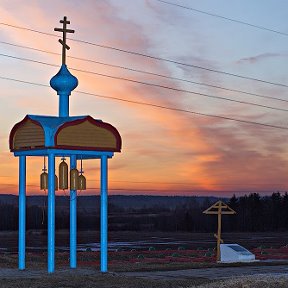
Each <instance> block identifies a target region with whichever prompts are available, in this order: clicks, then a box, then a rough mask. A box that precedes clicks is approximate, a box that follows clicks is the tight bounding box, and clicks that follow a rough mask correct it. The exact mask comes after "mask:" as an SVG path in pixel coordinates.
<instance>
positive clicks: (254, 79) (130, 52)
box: [0, 22, 288, 88]
mask: <svg viewBox="0 0 288 288" xmlns="http://www.w3.org/2000/svg"><path fill="white" fill-rule="evenodd" d="M0 25H5V26H8V27H12V28H16V29H22V30H27V31H30V32H35V33H39V34H43V35H48V36H53V37H58V36H57V35H54V34H51V33H47V32H42V31H38V30H35V29H30V28H26V27H21V26H16V25H11V24H7V23H3V22H2V23H0ZM67 39H69V40H70V41H74V42H78V43H83V44H87V45H92V46H95V47H100V48H104V49H110V50H114V51H118V52H122V53H127V54H131V55H136V56H142V57H146V58H150V59H153V60H158V61H164V62H167V63H173V64H177V65H181V66H186V67H191V68H196V69H201V70H205V71H209V72H214V73H219V74H223V75H227V76H233V77H237V78H240V79H246V80H251V81H256V82H260V83H265V84H269V85H273V86H280V87H285V88H288V85H286V84H283V83H275V82H271V81H267V80H262V79H258V78H253V77H248V76H244V75H239V74H235V73H230V72H225V71H221V70H216V69H212V68H207V67H202V66H199V65H193V64H188V63H184V62H179V61H176V60H171V59H167V58H161V57H156V56H152V55H148V54H144V53H140V52H135V51H130V50H125V49H121V48H117V47H113V46H108V45H102V44H97V43H93V42H89V41H85V40H79V39H72V38H67Z"/></svg>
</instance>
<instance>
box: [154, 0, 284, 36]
mask: <svg viewBox="0 0 288 288" xmlns="http://www.w3.org/2000/svg"><path fill="white" fill-rule="evenodd" d="M155 1H158V2H162V3H165V4H168V5H172V6H176V7H179V8H183V9H186V10H190V11H194V12H197V13H201V14H205V15H208V16H212V17H216V18H220V19H223V20H227V21H231V22H235V23H238V24H243V25H246V26H249V27H253V28H256V29H260V30H264V31H268V32H273V33H276V34H280V35H283V36H288V33H285V32H281V31H278V30H275V29H271V28H267V27H264V26H260V25H256V24H252V23H248V22H245V21H241V20H237V19H233V18H229V17H226V16H222V15H219V14H214V13H211V12H207V11H204V10H199V9H196V8H192V7H189V6H184V5H180V4H177V3H173V2H168V1H164V0H155Z"/></svg>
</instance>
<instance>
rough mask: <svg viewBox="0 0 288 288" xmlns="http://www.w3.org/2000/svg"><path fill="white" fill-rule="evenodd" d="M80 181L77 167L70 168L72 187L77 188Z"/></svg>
mask: <svg viewBox="0 0 288 288" xmlns="http://www.w3.org/2000/svg"><path fill="white" fill-rule="evenodd" d="M78 182H79V172H78V170H77V169H76V168H74V169H71V170H70V189H71V190H77V188H78Z"/></svg>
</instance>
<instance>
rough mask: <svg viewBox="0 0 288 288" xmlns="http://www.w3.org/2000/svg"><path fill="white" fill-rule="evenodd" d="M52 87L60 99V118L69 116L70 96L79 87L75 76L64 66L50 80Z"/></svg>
mask: <svg viewBox="0 0 288 288" xmlns="http://www.w3.org/2000/svg"><path fill="white" fill-rule="evenodd" d="M50 86H51V87H52V88H53V89H54V90H56V91H57V94H58V95H59V96H60V99H59V117H68V116H69V96H70V94H71V91H72V90H74V89H75V88H76V87H77V86H78V80H77V78H76V77H75V76H73V75H72V74H71V73H70V72H69V70H68V69H67V66H66V65H65V64H62V66H61V68H60V70H59V72H58V73H57V74H56V75H55V76H53V77H52V78H51V80H50Z"/></svg>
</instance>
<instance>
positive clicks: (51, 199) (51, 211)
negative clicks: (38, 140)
mask: <svg viewBox="0 0 288 288" xmlns="http://www.w3.org/2000/svg"><path fill="white" fill-rule="evenodd" d="M54 270H55V155H54V154H52V153H50V154H48V273H53V272H54Z"/></svg>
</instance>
